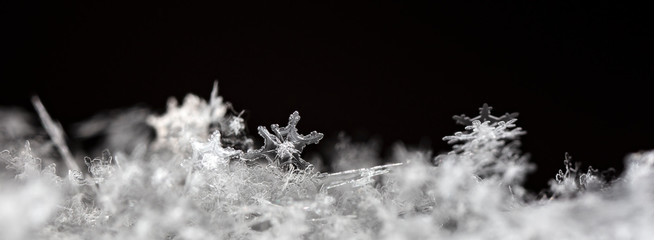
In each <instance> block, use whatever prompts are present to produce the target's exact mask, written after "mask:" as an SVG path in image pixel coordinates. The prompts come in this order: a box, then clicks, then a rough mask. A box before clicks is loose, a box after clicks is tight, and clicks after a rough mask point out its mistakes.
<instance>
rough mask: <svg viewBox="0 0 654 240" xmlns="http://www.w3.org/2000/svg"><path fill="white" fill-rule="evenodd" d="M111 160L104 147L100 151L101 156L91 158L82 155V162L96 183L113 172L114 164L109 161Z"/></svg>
mask: <svg viewBox="0 0 654 240" xmlns="http://www.w3.org/2000/svg"><path fill="white" fill-rule="evenodd" d="M112 160H113V157H112V156H111V153H110V152H109V150H106V149H105V150H104V151H102V157H101V158H94V159H91V158H90V157H84V163H85V164H86V166H87V167H88V168H89V172H90V173H91V175H92V176H93V178H94V179H95V182H96V183H100V182H103V181H104V179H105V178H107V177H109V176H111V175H112V173H113V172H114V166H113V164H112V163H111V162H112Z"/></svg>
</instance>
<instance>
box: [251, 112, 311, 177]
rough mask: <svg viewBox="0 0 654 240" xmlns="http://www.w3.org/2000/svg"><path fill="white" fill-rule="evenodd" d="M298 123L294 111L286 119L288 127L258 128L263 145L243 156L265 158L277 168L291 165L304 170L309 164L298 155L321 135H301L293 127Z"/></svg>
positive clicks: (253, 158) (297, 117)
mask: <svg viewBox="0 0 654 240" xmlns="http://www.w3.org/2000/svg"><path fill="white" fill-rule="evenodd" d="M299 121H300V114H299V113H298V112H297V111H295V112H293V114H291V116H290V117H289V118H288V125H287V126H286V127H282V128H280V127H279V125H277V124H273V125H271V126H270V129H271V130H272V132H273V133H274V134H271V133H270V132H269V131H268V129H266V128H265V127H263V126H259V128H258V133H259V135H260V136H261V137H263V139H264V145H263V147H261V148H260V149H257V150H252V151H248V152H247V153H246V155H245V156H244V157H245V158H246V159H251V160H255V159H259V158H265V159H266V160H268V162H270V163H272V164H275V165H277V166H282V167H289V166H290V165H293V166H294V167H296V168H299V169H305V168H307V167H308V166H309V163H308V162H307V161H305V160H304V159H302V158H301V157H300V153H302V150H303V149H304V147H305V146H306V145H308V144H317V143H318V142H319V141H320V139H322V137H323V134H322V133H318V132H316V131H313V132H311V133H309V134H308V135H301V134H299V133H298V132H297V128H296V127H295V126H296V125H297V123H298V122H299Z"/></svg>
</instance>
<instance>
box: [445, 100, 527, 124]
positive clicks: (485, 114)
mask: <svg viewBox="0 0 654 240" xmlns="http://www.w3.org/2000/svg"><path fill="white" fill-rule="evenodd" d="M491 110H493V107H491V106H488V104H486V103H484V105H483V106H482V107H481V108H479V116H476V117H474V118H470V117H468V116H466V115H465V114H461V115H459V116H454V117H452V118H454V120H456V123H458V124H461V125H464V126H469V125H472V123H473V122H474V121H475V120H477V121H480V122H482V123H483V122H486V121H489V122H491V123H496V122H508V121H510V120H513V119H515V118H516V117H518V113H510V114H509V113H506V114H504V115H502V116H501V117H496V116H493V115H491V114H490V112H491Z"/></svg>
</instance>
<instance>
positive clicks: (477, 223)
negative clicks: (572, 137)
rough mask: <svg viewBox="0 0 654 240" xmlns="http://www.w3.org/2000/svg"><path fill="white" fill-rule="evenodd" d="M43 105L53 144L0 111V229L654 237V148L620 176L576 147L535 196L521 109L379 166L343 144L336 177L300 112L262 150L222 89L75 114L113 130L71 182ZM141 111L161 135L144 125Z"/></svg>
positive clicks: (71, 235) (249, 235) (39, 234)
mask: <svg viewBox="0 0 654 240" xmlns="http://www.w3.org/2000/svg"><path fill="white" fill-rule="evenodd" d="M35 106H36V107H37V109H38V112H39V115H40V116H41V118H42V122H43V124H44V126H45V127H46V130H47V132H48V133H49V134H50V136H51V137H52V138H51V139H50V141H49V142H48V141H45V142H42V143H38V144H36V143H37V142H39V141H36V140H35V141H32V142H34V143H35V144H31V142H25V140H26V138H28V137H29V136H31V135H33V134H35V133H38V132H41V131H40V130H38V129H32V128H31V127H28V126H29V125H23V124H19V123H17V122H16V119H26V118H27V117H26V116H24V115H19V114H18V115H15V116H14V115H13V113H11V112H10V113H9V114H10V115H7V113H6V112H0V121H2V122H0V126H18V127H17V128H16V131H14V130H6V129H4V130H2V129H3V128H0V130H2V131H3V132H2V134H3V135H2V139H0V140H2V141H0V143H1V144H3V146H0V147H3V148H4V149H8V150H6V151H2V152H0V162H2V164H3V165H4V166H6V168H4V169H2V171H0V239H9V240H13V239H651V236H654V228H652V227H651V226H652V225H654V214H652V213H653V212H654V185H652V184H651V183H652V182H654V151H652V152H641V153H635V154H631V155H629V157H628V158H627V162H626V163H627V164H626V165H627V169H626V171H625V172H624V174H623V175H622V176H621V177H620V178H618V179H617V180H612V181H610V180H609V179H605V178H604V177H603V175H602V174H600V173H599V171H598V170H595V169H593V168H590V167H589V168H588V169H587V170H586V171H582V170H580V168H579V167H578V165H576V164H575V163H573V162H571V159H570V157H569V156H567V155H566V157H565V160H564V166H565V170H561V171H560V172H559V174H556V175H555V176H554V175H553V177H555V179H553V180H552V181H551V182H550V186H551V189H550V191H549V193H548V194H547V195H546V197H536V196H535V195H534V194H533V193H530V192H528V191H527V190H525V189H524V188H523V187H522V186H521V183H522V181H523V180H524V178H525V176H526V174H527V173H528V172H530V171H532V170H533V165H532V164H530V163H529V162H528V159H527V158H526V157H524V156H523V155H522V154H521V153H520V151H519V147H520V142H519V137H520V136H521V135H523V134H525V132H524V131H523V130H522V129H520V128H519V127H517V126H516V125H515V123H516V121H517V120H516V118H515V117H516V116H517V114H505V115H503V116H501V117H495V116H493V115H491V114H490V109H491V108H490V107H489V106H488V105H487V104H484V106H483V107H482V108H481V109H480V110H481V111H480V115H479V116H477V117H473V118H469V117H466V116H465V115H462V116H457V117H455V119H456V120H457V122H458V123H461V124H464V125H466V127H465V129H464V131H462V132H458V133H455V134H454V135H452V136H447V137H445V138H444V140H445V141H448V142H450V143H452V144H456V145H454V147H453V151H451V152H449V153H446V154H440V155H438V156H435V157H434V156H432V153H431V151H428V150H416V149H411V148H410V147H405V146H403V145H401V144H398V145H395V147H394V149H393V150H394V151H393V155H392V158H391V159H387V160H389V161H390V163H386V164H383V163H382V159H380V158H378V157H377V155H376V151H377V148H376V147H375V146H376V145H375V144H374V143H373V144H365V143H364V144H358V143H351V142H350V141H347V140H346V141H341V143H339V144H340V145H339V146H337V147H336V148H335V149H336V150H335V151H337V153H336V154H334V156H336V159H338V161H337V162H338V163H337V164H339V165H334V166H336V167H334V169H337V171H338V172H332V173H327V172H323V173H321V172H317V171H316V170H315V169H314V168H313V167H312V166H311V165H310V164H309V163H308V162H306V161H305V160H303V159H302V158H301V156H300V154H301V152H302V150H303V148H304V147H305V146H306V145H308V144H316V143H318V142H319V141H320V139H322V137H323V135H322V134H320V133H317V132H311V133H310V134H308V135H300V134H298V132H297V128H296V125H297V123H298V121H299V119H300V117H299V114H298V113H297V112H294V113H293V114H291V116H290V118H289V124H288V126H286V127H279V126H277V125H272V126H271V131H272V133H271V132H269V131H268V129H266V128H265V127H259V129H258V130H259V134H260V135H261V136H262V137H263V138H264V141H265V142H264V146H262V147H261V148H259V149H253V148H252V140H251V139H250V137H249V136H247V134H245V131H244V129H245V127H244V126H245V123H244V121H243V119H242V118H240V114H239V115H236V114H231V115H230V113H229V112H228V111H227V110H228V109H229V105H228V104H226V103H223V102H222V98H220V97H218V95H217V86H214V90H213V91H212V94H211V99H210V100H209V102H208V103H207V102H206V101H205V100H202V99H200V98H199V97H197V96H194V95H189V96H187V97H186V99H185V100H184V103H183V104H182V105H181V106H178V105H177V103H176V102H175V101H174V100H171V101H170V102H169V108H168V111H167V112H166V113H165V114H163V115H161V116H153V115H149V116H144V115H143V112H130V111H128V113H125V114H119V115H117V116H112V115H106V116H105V117H106V118H107V119H102V118H96V119H94V120H92V121H90V122H87V123H86V124H85V125H80V127H79V129H78V131H79V132H78V134H79V135H81V136H92V135H96V134H99V133H102V134H104V135H105V137H106V138H107V140H106V141H104V142H102V143H104V144H107V145H108V146H105V147H106V148H108V149H109V150H107V151H103V152H102V153H101V154H100V156H93V157H86V158H83V159H84V163H85V164H86V168H84V169H80V168H77V169H76V168H75V167H74V166H70V165H69V166H67V167H65V168H64V169H62V170H60V171H59V172H60V173H66V172H67V173H68V176H61V177H60V176H58V175H57V171H56V165H55V164H54V163H51V161H52V160H56V162H66V161H67V160H66V158H67V157H66V156H65V154H64V155H61V154H62V149H64V150H65V149H67V146H66V144H65V141H63V140H64V134H63V131H61V128H60V126H58V124H56V123H55V122H54V121H52V120H51V119H50V117H49V116H48V115H47V112H45V108H43V105H42V104H41V103H40V101H38V99H36V100H35ZM146 119H147V120H146ZM144 122H147V123H149V124H151V126H152V127H154V129H155V131H156V135H157V136H156V138H155V139H153V140H150V138H149V137H143V136H139V135H138V134H137V135H135V134H134V132H135V130H136V129H143V128H142V124H143V123H144ZM118 123H120V124H118ZM122 123H125V125H122ZM5 124H8V125H5ZM121 125H122V126H121ZM137 132H140V131H137ZM145 132H147V131H143V132H142V133H145ZM123 141H127V142H129V143H130V144H128V145H129V146H128V145H126V144H124V142H123ZM17 145H22V147H16V146H17ZM32 145H34V146H37V145H38V146H39V147H38V149H39V151H34V150H33V146H32ZM52 146H56V147H57V149H58V150H59V151H60V152H59V153H56V152H53V150H54V148H52ZM35 149H36V148H35ZM110 151H111V152H113V153H114V154H112V153H111V152H110ZM37 153H38V154H37ZM39 154H42V156H39ZM57 154H59V155H57ZM52 156H54V157H52ZM58 156H59V157H58ZM72 156H73V155H72V154H71V155H70V157H71V158H72ZM82 156H84V155H82ZM41 157H42V158H43V159H42V158H41ZM51 158H53V159H51ZM81 159H82V157H79V159H78V160H81ZM256 159H263V160H264V161H254V160H256ZM73 161H74V160H73ZM348 163H350V165H348ZM382 164H383V165H382ZM373 165H376V166H373ZM64 175H65V174H64Z"/></svg>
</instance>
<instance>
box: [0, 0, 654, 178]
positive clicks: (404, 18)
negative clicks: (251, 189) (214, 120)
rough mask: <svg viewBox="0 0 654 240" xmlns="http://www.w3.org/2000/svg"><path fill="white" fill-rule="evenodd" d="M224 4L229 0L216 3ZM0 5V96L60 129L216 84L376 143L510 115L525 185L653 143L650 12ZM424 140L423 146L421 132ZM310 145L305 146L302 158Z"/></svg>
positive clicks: (252, 112)
mask: <svg viewBox="0 0 654 240" xmlns="http://www.w3.org/2000/svg"><path fill="white" fill-rule="evenodd" d="M230 2H231V1H230ZM302 2H304V1H299V3H280V2H274V3H254V2H244V3H243V4H242V5H240V6H234V5H229V6H228V5H225V4H217V3H215V4H213V5H193V4H188V5H187V4H179V5H164V4H161V3H156V4H142V3H131V4H125V5H118V4H109V3H99V2H95V3H89V2H87V1H80V2H78V3H61V2H58V1H48V2H36V1H13V2H7V1H4V2H2V3H0V18H1V21H2V23H1V24H2V25H1V27H2V28H1V33H0V36H1V38H2V45H1V48H0V49H1V52H0V61H1V65H0V81H1V83H2V84H1V85H0V86H1V87H0V88H1V89H2V91H0V106H7V105H16V106H22V107H24V108H26V109H31V105H30V102H29V97H30V96H31V95H32V94H38V95H39V96H40V97H41V99H42V101H43V102H44V104H45V106H46V108H47V109H48V110H49V111H50V113H51V115H52V116H53V117H54V118H56V119H58V120H60V121H61V122H62V123H63V124H64V125H65V126H70V124H72V123H74V122H77V121H80V120H83V119H86V118H88V117H90V116H92V115H93V114H94V113H97V112H101V111H104V110H110V109H116V108H124V107H129V106H133V105H134V104H136V103H142V104H144V105H145V106H149V107H150V108H153V109H156V110H157V111H163V110H164V108H165V103H166V99H167V98H168V97H169V96H175V97H177V98H181V97H183V96H184V95H185V94H186V93H189V92H191V93H195V94H198V95H200V96H202V97H204V98H207V97H208V96H209V92H210V91H211V85H212V82H213V81H214V80H216V79H217V80H219V85H220V94H221V95H222V96H223V97H224V99H225V100H227V101H229V102H231V103H233V104H234V106H235V107H236V109H237V110H241V109H246V110H248V114H247V117H248V126H249V128H250V129H254V128H256V126H258V125H269V124H271V123H280V124H285V123H286V120H287V118H288V115H289V114H290V113H291V112H292V111H294V110H299V111H300V113H301V115H302V119H303V120H302V121H301V122H300V130H301V132H304V133H306V132H309V131H311V130H318V131H320V132H323V133H325V134H326V137H327V138H328V139H329V138H332V139H333V138H335V136H336V135H337V133H338V132H339V131H341V130H343V131H345V132H346V133H348V134H349V135H353V136H354V137H355V138H356V139H366V138H370V137H378V138H380V139H381V140H382V141H383V146H384V149H385V151H387V150H388V149H389V146H391V144H393V143H394V142H396V141H403V142H405V143H407V144H410V145H417V144H419V143H421V142H422V143H423V144H427V145H431V147H432V148H433V149H434V150H435V152H436V153H438V152H442V151H448V149H449V146H448V145H447V144H446V143H444V142H442V141H441V140H440V139H441V138H442V137H443V136H445V135H450V134H452V133H453V132H455V131H460V130H462V127H461V126H457V125H455V124H454V121H453V120H452V119H451V116H452V115H455V114H462V113H465V114H467V115H469V116H474V115H476V113H477V112H478V108H479V107H480V106H481V105H482V104H483V103H484V102H487V103H489V104H490V105H491V106H494V107H495V108H494V113H495V114H496V115H501V114H503V113H505V112H520V114H521V115H520V117H519V119H520V120H519V122H518V123H519V125H520V126H521V127H523V128H524V129H525V130H527V131H528V135H526V136H525V137H523V150H524V151H525V152H528V153H531V156H532V157H531V161H532V162H535V163H536V164H538V170H537V172H535V173H534V174H532V176H531V177H530V180H529V181H528V183H527V184H528V186H530V187H532V188H540V187H545V186H546V181H547V179H549V178H552V177H554V175H555V173H556V171H557V169H559V168H561V167H562V166H563V165H562V160H563V156H564V153H565V152H570V154H571V155H572V156H573V157H574V158H575V160H578V161H582V162H584V163H585V164H587V165H588V164H589V165H592V166H594V167H596V168H600V169H605V168H608V167H616V168H618V169H620V168H621V166H622V162H623V159H624V156H625V155H626V154H627V153H629V152H634V151H639V150H646V149H654V142H653V141H651V139H652V137H651V136H653V133H654V128H652V127H651V126H652V125H651V121H652V120H651V116H653V114H652V113H651V111H652V106H651V103H652V100H651V97H650V95H651V92H652V90H651V88H649V87H646V85H647V84H649V83H650V82H651V81H652V80H653V79H652V73H651V66H652V54H651V51H649V50H650V49H649V48H650V44H652V42H654V41H653V40H654V39H653V38H652V32H651V25H649V24H648V21H649V20H650V19H647V18H648V15H651V14H650V12H649V11H648V8H645V7H644V6H637V5H631V4H628V3H609V2H608V1H592V2H590V3H579V2H575V1H560V2H565V3H560V2H558V1H529V3H508V2H504V1H483V2H471V1H451V2H455V3H435V2H438V1H433V2H432V3H425V2H415V1H412V3H398V2H389V1H382V2H379V1H376V2H372V3H345V4H335V3H322V4H306V3H302ZM427 140H431V141H427ZM316 149H317V148H316V147H313V148H312V149H308V150H310V151H311V150H314V151H315V150H316Z"/></svg>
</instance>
